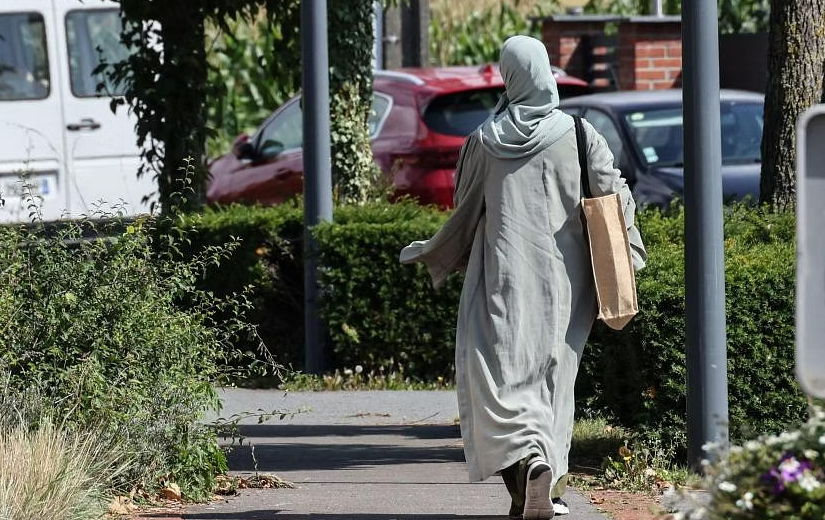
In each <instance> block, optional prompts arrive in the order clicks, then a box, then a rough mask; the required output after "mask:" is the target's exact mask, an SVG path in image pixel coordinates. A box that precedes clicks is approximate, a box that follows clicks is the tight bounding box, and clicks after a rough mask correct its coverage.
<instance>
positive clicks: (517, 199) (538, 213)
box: [401, 121, 646, 483]
mask: <svg viewBox="0 0 825 520" xmlns="http://www.w3.org/2000/svg"><path fill="white" fill-rule="evenodd" d="M584 126H585V131H586V136H587V142H588V150H587V157H588V162H589V165H590V186H591V190H592V194H593V196H594V197H598V196H601V195H606V194H610V193H620V194H621V198H622V202H623V204H624V208H625V220H626V223H627V226H628V232H629V235H630V237H631V243H632V248H631V249H632V252H633V257H634V265H635V267H637V268H641V267H642V266H643V265H644V260H645V258H646V254H645V252H644V246H643V245H642V242H641V239H640V236H639V233H638V230H637V229H636V228H635V226H634V214H635V204H634V202H633V199H632V197H631V195H630V191H629V189H628V187H627V185H626V184H625V181H624V179H622V178H621V177H620V176H619V171H618V170H616V169H614V168H613V155H612V154H611V153H610V150H609V149H608V147H607V144H606V143H605V141H604V139H603V138H602V137H601V136H600V135H599V134H598V133H597V132H596V131H595V130H594V129H593V127H592V126H591V125H590V124H589V123H587V122H586V121H584ZM579 171H580V170H579V163H578V155H577V147H576V137H575V131H574V130H572V129H571V130H570V131H569V132H568V133H567V134H566V135H565V136H563V137H562V138H560V139H559V140H558V141H557V142H555V143H554V144H552V145H551V146H549V147H547V148H545V149H543V150H541V151H539V152H538V153H536V154H533V155H531V156H529V157H525V158H509V159H508V158H496V157H494V156H492V155H491V154H490V153H488V152H487V150H485V149H484V147H483V146H482V145H481V143H480V141H479V137H478V133H475V134H473V135H471V136H470V137H468V139H467V141H466V142H465V144H464V147H463V148H462V151H461V154H460V157H459V162H458V168H457V172H456V192H455V209H454V211H453V213H452V214H451V216H450V218H449V219H448V220H447V221H446V222H445V224H444V226H443V227H442V228H441V229H440V230H439V231H438V232H437V233H436V234H435V235H434V236H433V237H432V238H431V239H430V240H426V241H420V242H413V243H412V244H410V245H409V246H407V247H406V248H404V250H403V251H402V252H401V261H402V262H404V263H410V262H416V261H418V262H424V263H425V264H426V265H427V268H428V270H429V273H430V275H431V277H432V281H433V285H434V286H435V287H436V288H437V287H440V286H441V285H442V284H443V283H444V281H445V278H446V276H447V275H448V274H449V273H450V272H452V271H453V270H456V269H459V270H461V269H466V272H465V278H464V285H463V290H462V293H461V299H460V304H459V310H458V323H457V331H456V389H457V396H458V405H459V416H460V421H461V433H462V437H463V440H464V450H465V457H466V460H467V464H468V468H469V474H470V481H471V482H475V481H480V480H484V479H486V478H488V477H489V476H491V475H493V474H495V473H497V472H498V471H500V470H501V469H503V468H506V467H508V466H510V465H512V464H514V463H515V462H517V461H519V460H520V459H522V458H524V457H525V456H527V455H530V454H533V453H537V454H540V455H544V457H545V458H546V459H547V461H548V463H549V464H550V466H551V468H552V470H553V476H554V483H555V480H556V479H558V477H560V476H561V475H564V474H565V473H567V464H568V460H567V456H568V451H569V448H570V440H571V436H572V431H573V413H574V396H573V387H574V383H575V378H576V374H577V371H578V366H579V361H580V360H581V356H582V351H583V348H584V344H585V341H586V339H587V336H588V334H589V332H590V329H591V327H592V325H593V322H594V319H595V316H596V299H595V292H594V288H593V282H592V273H591V270H590V269H591V267H590V260H589V256H588V250H587V245H586V241H585V240H586V239H585V237H584V235H583V232H582V221H581V217H580V214H581V204H580V200H581V197H582V196H583V194H582V191H581V186H580V173H579Z"/></svg>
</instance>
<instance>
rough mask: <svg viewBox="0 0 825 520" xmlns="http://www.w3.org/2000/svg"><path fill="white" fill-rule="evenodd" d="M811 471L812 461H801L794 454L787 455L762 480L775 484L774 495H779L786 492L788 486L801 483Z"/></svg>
mask: <svg viewBox="0 0 825 520" xmlns="http://www.w3.org/2000/svg"><path fill="white" fill-rule="evenodd" d="M810 469H811V462H810V461H808V460H805V459H802V460H801V461H800V460H799V459H797V458H796V456H795V455H794V454H793V453H785V455H783V456H782V458H781V459H780V460H779V464H777V465H776V466H774V467H772V468H771V470H770V471H769V472H768V473H766V474H764V475H762V479H763V480H765V481H766V482H767V483H769V484H773V493H774V495H778V494H780V493H782V492H783V491H785V488H786V487H787V485H788V484H792V483H794V482H797V481H799V479H800V478H801V477H802V475H803V474H804V473H805V471H808V470H810Z"/></svg>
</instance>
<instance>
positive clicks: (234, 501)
mask: <svg viewBox="0 0 825 520" xmlns="http://www.w3.org/2000/svg"><path fill="white" fill-rule="evenodd" d="M222 394H223V397H224V402H225V408H224V410H223V411H222V413H221V414H220V416H222V417H224V418H228V417H231V416H232V415H233V414H239V413H242V412H250V411H251V412H254V411H256V410H259V409H260V410H265V411H272V410H280V411H298V410H304V411H303V412H301V413H297V414H296V415H294V416H290V417H287V418H284V419H283V420H280V419H279V418H275V419H274V420H272V421H270V422H268V423H265V424H257V420H256V419H255V418H254V417H248V418H246V419H244V420H242V421H241V423H242V427H241V432H242V434H243V435H244V436H245V442H246V443H248V445H246V446H244V447H242V448H240V449H236V450H235V452H234V453H233V454H232V455H231V457H230V470H231V471H232V472H233V473H236V474H242V475H245V474H250V473H254V471H255V470H256V469H257V471H259V472H261V473H266V474H274V475H277V476H278V477H280V478H282V479H285V480H288V481H290V482H292V483H294V484H295V485H296V486H297V487H296V489H271V490H242V491H241V494H240V496H238V497H231V498H229V499H227V500H226V501H224V502H220V503H213V504H206V505H200V506H196V507H187V508H186V514H185V515H184V517H185V518H187V519H191V520H267V519H274V520H279V519H282V520H302V519H309V518H312V519H314V520H436V519H445V520H449V519H462V520H473V519H494V518H495V519H504V518H506V516H507V515H506V513H507V510H508V508H509V505H510V498H509V495H508V494H507V491H506V489H505V488H504V485H503V484H502V482H501V480H500V479H499V478H497V477H494V478H491V479H489V480H487V481H485V482H483V483H477V484H469V483H468V481H467V470H466V466H465V464H464V452H463V448H462V445H461V437H460V434H459V430H458V426H457V425H456V418H457V416H458V410H457V405H456V401H455V395H454V393H453V392H400V391H399V392H318V393H300V392H299V393H289V394H284V393H283V392H276V391H253V390H225V391H223V392H222ZM565 499H566V500H567V502H568V503H569V504H570V506H571V510H572V512H571V514H570V515H568V516H566V517H561V518H562V519H566V520H604V519H606V518H607V517H606V516H605V515H604V514H602V513H600V512H598V511H597V510H596V509H595V508H594V507H593V506H591V505H590V504H589V503H588V500H587V499H586V498H585V497H583V496H582V495H580V494H578V493H576V492H575V491H570V492H568V494H567V496H565Z"/></svg>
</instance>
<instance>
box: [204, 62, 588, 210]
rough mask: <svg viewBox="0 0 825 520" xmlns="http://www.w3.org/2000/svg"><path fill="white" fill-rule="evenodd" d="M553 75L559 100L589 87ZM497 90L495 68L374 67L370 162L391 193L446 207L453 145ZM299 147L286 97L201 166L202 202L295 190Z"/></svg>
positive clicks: (273, 197)
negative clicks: (205, 176) (204, 180)
mask: <svg viewBox="0 0 825 520" xmlns="http://www.w3.org/2000/svg"><path fill="white" fill-rule="evenodd" d="M554 74H555V76H556V81H557V83H558V86H559V95H560V97H562V98H565V97H570V96H574V95H578V94H584V93H587V92H589V90H590V89H589V86H588V84H587V83H586V82H584V81H582V80H580V79H578V78H574V77H572V76H568V75H566V74H565V73H564V72H563V71H562V70H561V69H557V68H554ZM503 91H504V82H503V80H502V78H501V74H500V73H499V70H498V67H497V66H495V65H484V66H482V67H436V68H421V69H398V70H393V71H389V70H379V71H376V73H375V79H374V82H373V101H372V112H371V115H370V118H369V131H370V137H371V139H372V151H373V155H374V157H375V162H376V163H377V164H378V166H379V167H380V168H381V170H382V171H383V172H384V173H385V174H386V175H388V176H390V178H391V179H392V183H393V186H394V195H393V196H394V197H400V196H403V195H409V196H412V197H415V198H417V199H418V201H419V202H420V203H422V204H436V205H438V206H440V207H443V208H446V207H450V206H452V202H453V188H454V183H453V178H454V176H455V165H456V161H457V159H458V152H459V149H460V148H461V145H462V144H463V143H464V138H465V137H466V136H467V134H469V133H470V132H472V131H473V130H474V129H475V128H477V127H478V125H480V124H481V123H482V122H483V121H484V120H485V119H486V118H487V116H489V115H490V113H491V112H492V110H493V108H494V107H495V105H496V103H497V102H498V99H499V96H500V95H501V94H502V92H503ZM301 144H302V115H301V108H300V104H299V98H298V97H294V98H292V99H290V100H289V101H287V102H286V103H285V104H284V105H283V106H281V107H280V108H279V109H278V110H276V111H275V112H274V113H273V114H272V115H271V116H269V117H268V118H267V119H266V121H264V123H263V124H262V125H261V126H260V128H258V129H257V130H256V131H255V133H254V134H253V135H252V136H251V137H250V136H248V135H246V134H243V135H241V136H239V137H238V138H237V139H236V140H235V143H234V145H233V147H232V152H231V153H227V154H225V155H222V156H221V157H219V158H217V159H216V160H214V161H213V162H211V163H210V164H209V171H210V174H211V180H210V182H209V187H208V190H207V201H208V202H210V203H229V202H241V203H260V204H265V205H269V204H278V203H280V202H283V201H284V200H287V199H289V198H291V197H294V196H295V195H297V194H300V193H301V192H302V191H303V159H302V150H301Z"/></svg>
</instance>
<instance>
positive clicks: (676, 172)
mask: <svg viewBox="0 0 825 520" xmlns="http://www.w3.org/2000/svg"><path fill="white" fill-rule="evenodd" d="M720 102H721V103H720V110H721V112H720V114H721V123H722V192H723V196H724V199H725V201H726V202H727V201H731V200H740V199H743V198H745V197H751V198H752V199H753V200H758V199H759V175H760V168H761V153H760V145H761V142H762V119H763V103H764V101H763V96H762V94H758V93H754V92H744V91H737V90H722V91H721V92H720ZM561 107H562V109H564V111H565V112H567V113H569V114H578V115H581V116H583V117H584V118H585V119H587V120H588V121H590V123H591V124H592V125H593V126H594V127H595V128H596V129H597V130H598V131H599V132H600V133H601V134H602V135H603V136H604V137H605V139H606V140H607V144H608V146H610V149H611V151H612V152H613V155H614V156H615V158H616V159H615V161H616V163H615V166H616V167H617V168H619V169H621V171H622V175H624V177H625V178H627V180H628V183H629V184H630V185H631V187H632V189H633V194H634V198H635V199H636V201H637V203H638V204H639V205H640V206H641V205H646V204H647V205H651V204H652V205H656V206H660V207H664V206H667V205H669V204H670V202H671V200H673V199H674V198H681V197H682V195H683V189H684V175H685V172H684V169H683V167H684V153H683V144H682V134H683V132H682V91H681V90H678V89H674V90H647V91H640V90H634V91H622V92H604V93H600V94H591V95H587V96H579V97H574V98H568V99H565V100H562V102H561Z"/></svg>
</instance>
